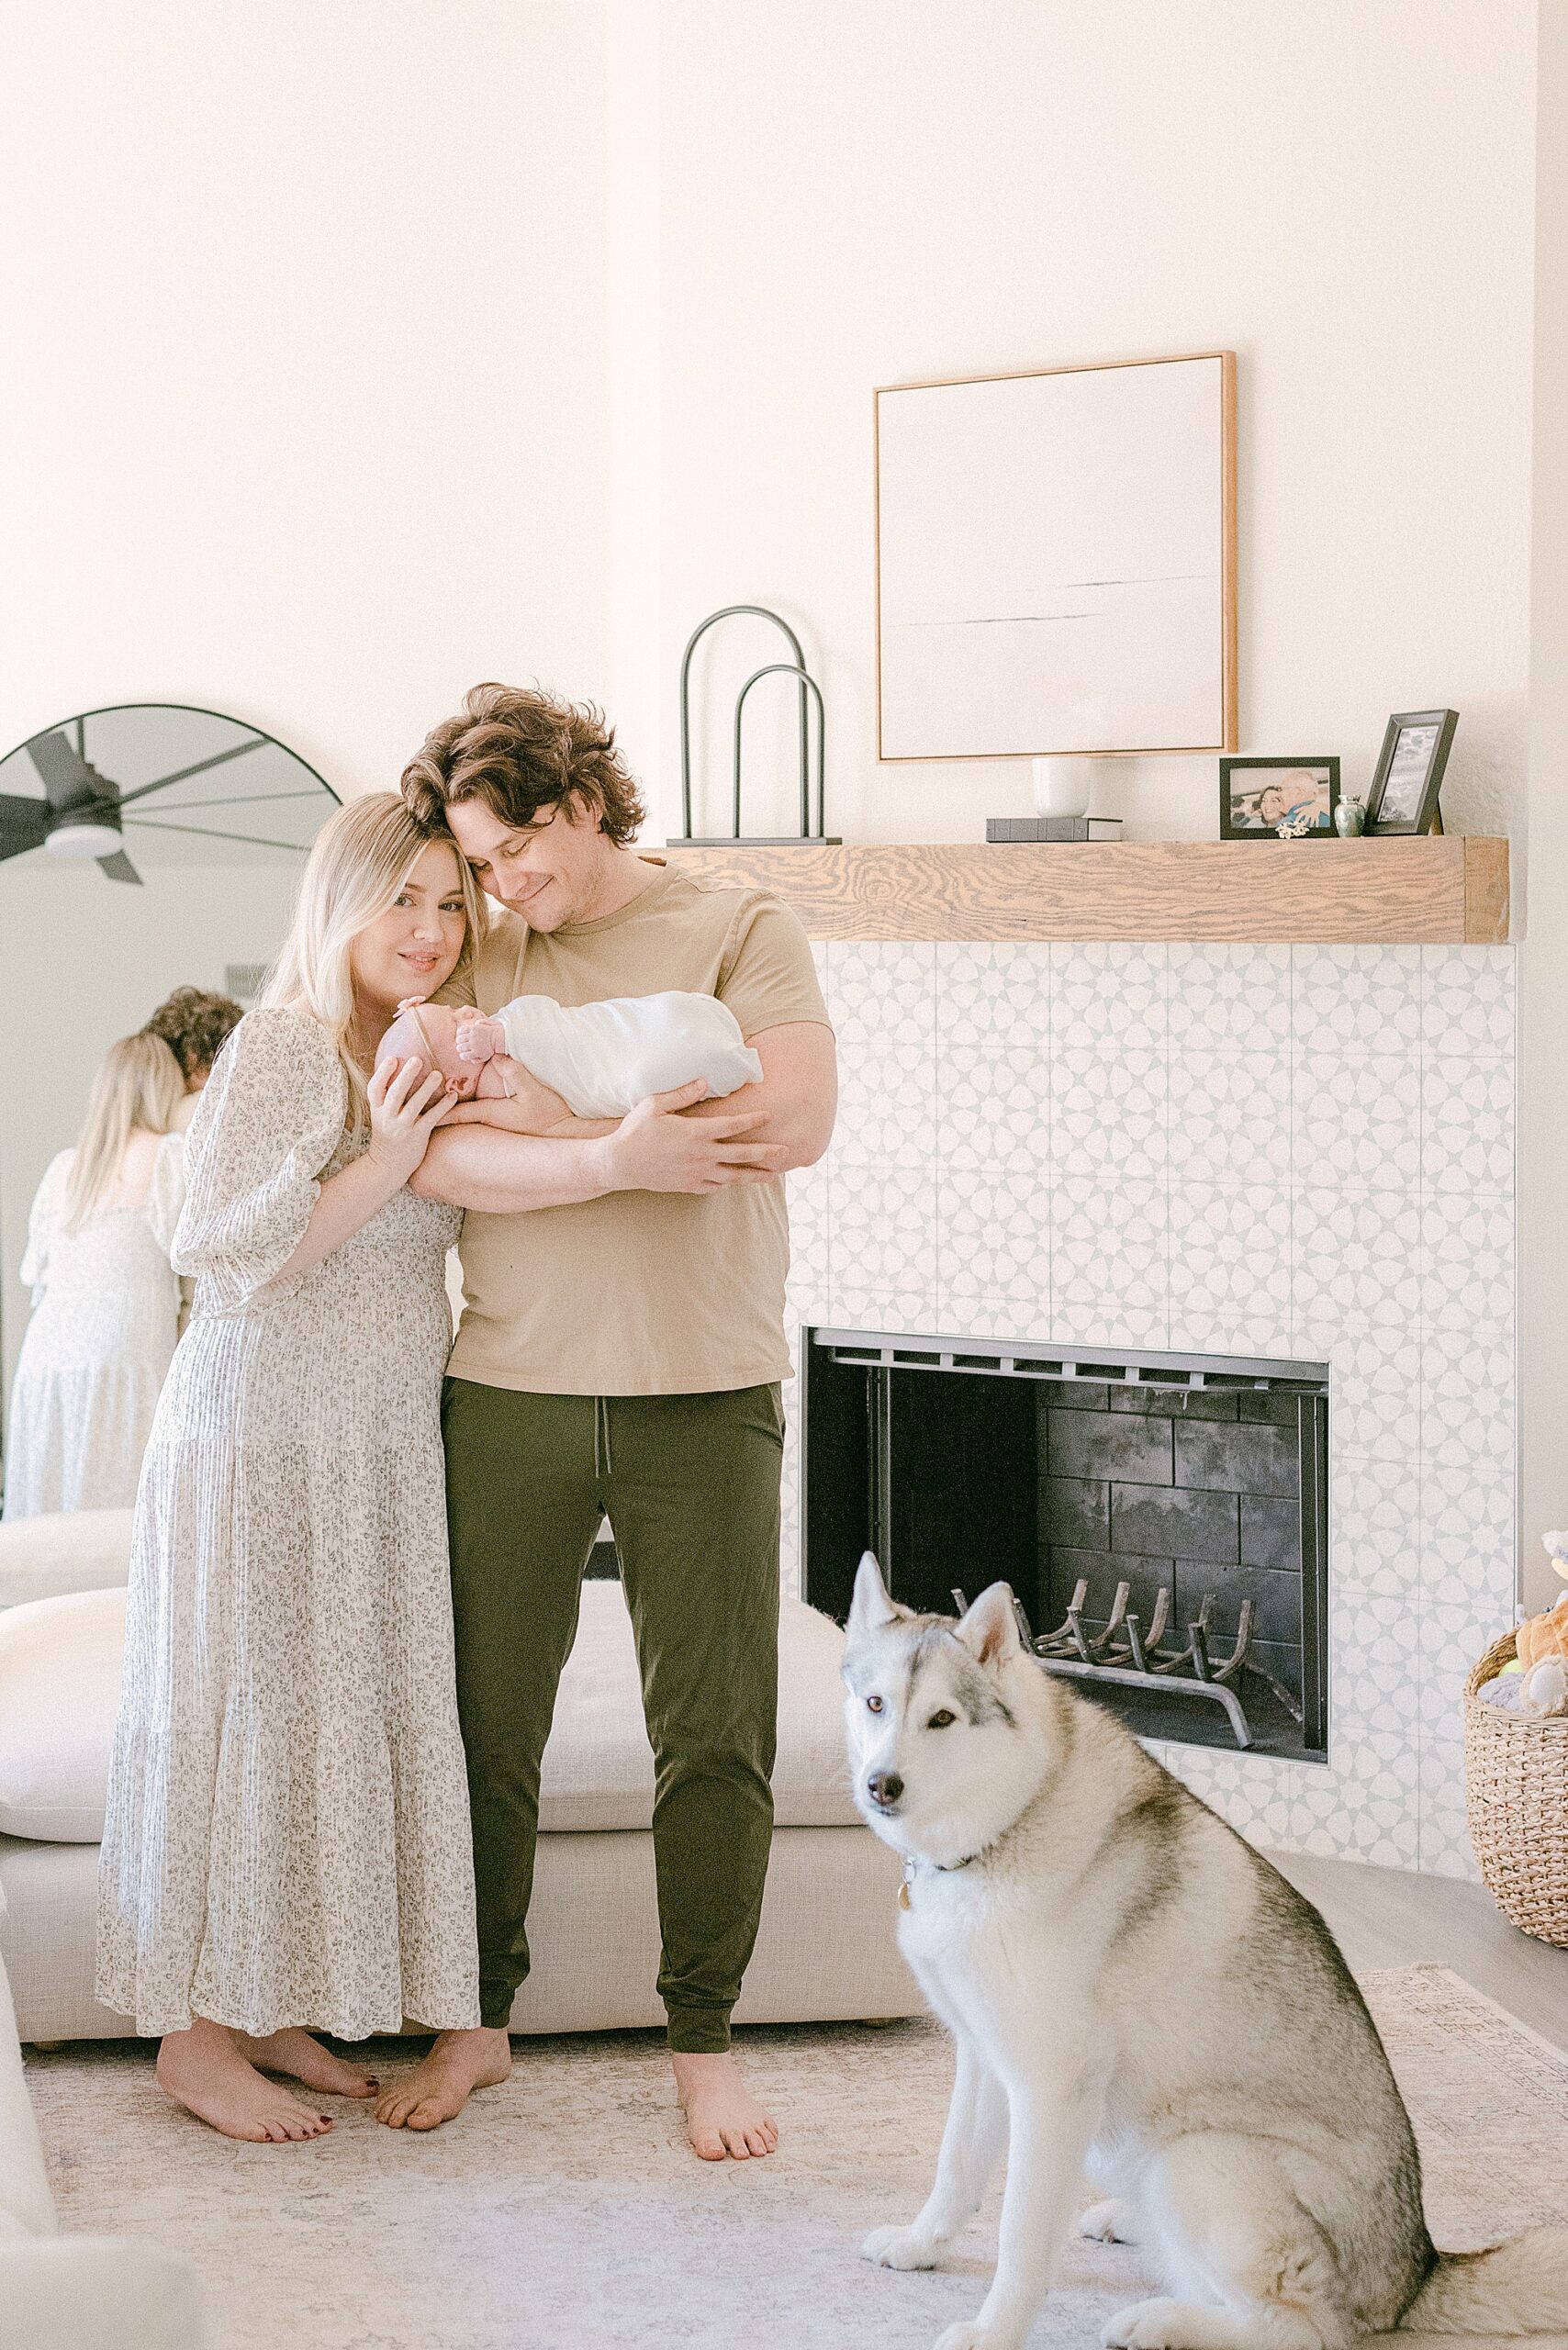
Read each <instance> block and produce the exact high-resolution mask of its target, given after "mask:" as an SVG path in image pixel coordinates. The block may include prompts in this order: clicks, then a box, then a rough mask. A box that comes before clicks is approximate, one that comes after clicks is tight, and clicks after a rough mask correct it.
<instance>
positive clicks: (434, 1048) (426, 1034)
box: [375, 1003, 477, 1101]
mask: <svg viewBox="0 0 1568 2350" xmlns="http://www.w3.org/2000/svg"><path fill="white" fill-rule="evenodd" d="M457 1018H458V1015H457V1013H456V1012H455V1011H454V1009H453V1007H452V1005H451V1004H449V1003H420V1004H416V1005H412V1006H410V1008H409V1010H408V1011H407V1012H400V1013H398V1017H397V1019H396V1020H394V1022H393V1023H392V1025H391V1026H390V1028H388V1030H387V1031H386V1035H385V1036H383V1038H382V1039H381V1042H380V1044H379V1045H378V1046H376V1048H375V1065H376V1067H377V1069H379V1068H380V1066H381V1064H382V1062H383V1061H390V1060H398V1061H406V1060H420V1061H423V1062H424V1064H425V1066H426V1068H427V1069H429V1068H431V1067H432V1066H433V1067H434V1068H435V1069H436V1070H437V1071H438V1072H439V1073H440V1075H441V1076H442V1077H449V1078H451V1079H452V1080H453V1083H454V1086H455V1087H456V1089H457V1091H459V1092H460V1093H461V1094H462V1096H463V1099H464V1100H465V1101H467V1100H468V1099H469V1097H470V1096H471V1095H472V1093H473V1091H474V1085H475V1079H476V1075H477V1072H476V1069H475V1068H474V1066H473V1064H472V1063H471V1062H469V1061H465V1060H462V1059H460V1058H459V1057H458V1051H457Z"/></svg>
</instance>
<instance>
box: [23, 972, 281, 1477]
mask: <svg viewBox="0 0 1568 2350" xmlns="http://www.w3.org/2000/svg"><path fill="white" fill-rule="evenodd" d="M239 1018H240V1006H239V1005H238V1004H237V1003H234V1002H230V999H229V998H228V997H227V996H221V995H211V994H208V993H207V992H206V991H205V990H201V989H198V988H190V987H186V988H177V989H176V990H174V994H173V995H172V996H170V997H169V998H168V1000H167V1001H166V1002H163V1003H162V1004H160V1005H159V1007H158V1009H157V1011H156V1012H155V1013H153V1014H152V1017H151V1020H149V1021H148V1023H147V1024H146V1026H145V1027H143V1028H141V1029H139V1030H138V1031H137V1033H136V1035H132V1036H122V1037H120V1039H119V1040H118V1043H117V1044H114V1045H111V1046H110V1047H109V1049H108V1051H107V1052H106V1054H105V1056H104V1058H103V1061H102V1063H101V1065H100V1067H99V1069H98V1072H97V1075H96V1077H95V1080H94V1082H93V1087H92V1091H91V1093H90V1095H89V1097H88V1102H87V1112H86V1117H85V1119H84V1123H83V1126H82V1131H81V1133H80V1135H79V1136H77V1139H76V1143H75V1146H74V1147H73V1149H70V1150H62V1151H61V1152H60V1153H59V1154H58V1155H57V1156H56V1157H55V1158H53V1159H51V1160H50V1165H49V1167H48V1169H47V1170H46V1172H45V1174H44V1178H43V1181H42V1182H41V1183H40V1184H39V1188H38V1192H37V1194H36V1196H35V1198H34V1200H33V1204H32V1212H31V1214H30V1215H29V1216H28V1238H27V1247H26V1250H25V1252H24V1254H23V1257H22V1263H21V1280H22V1281H23V1284H24V1285H25V1286H26V1287H27V1288H28V1289H29V1290H30V1291H31V1292H32V1307H33V1310H32V1315H31V1318H30V1320H29V1321H28V1329H27V1335H26V1337H24V1339H23V1341H22V1348H21V1352H20V1355H19V1356H18V1358H17V1371H16V1376H15V1379H14V1381H13V1382H12V1388H11V1413H10V1422H9V1427H8V1429H7V1434H6V1507H5V1515H6V1517H7V1518H19V1517H32V1516H38V1515H39V1512H41V1511H45V1510H76V1509H128V1508H129V1506H130V1505H131V1504H132V1503H133V1502H134V1501H135V1499H136V1481H137V1476H138V1472H140V1467H141V1456H142V1451H143V1449H144V1448H145V1446H146V1443H147V1437H148V1432H149V1430H150V1429H151V1426H152V1415H153V1411H154V1409H155V1407H156V1405H157V1402H158V1393H159V1390H160V1388H161V1387H162V1383H163V1376H164V1373H165V1372H166V1371H167V1370H168V1368H169V1360H170V1357H171V1356H172V1355H173V1353H174V1344H175V1340H176V1339H177V1337H178V1336H179V1326H180V1316H181V1292H180V1282H179V1279H178V1276H177V1275H176V1274H175V1272H174V1269H173V1267H172V1266H171V1264H170V1261H169V1251H170V1248H171V1246H172V1244H173V1241H174V1227H175V1225H177V1223H178V1222H179V1215H180V1208H181V1205H182V1203H183V1201H184V1197H185V1182H184V1174H183V1160H184V1148H185V1146H184V1131H185V1127H186V1125H188V1124H189V1122H190V1117H191V1113H192V1112H193V1111H194V1109H195V1107H196V1102H197V1100H198V1099H199V1097H200V1093H201V1089H202V1087H203V1086H204V1085H205V1084H206V1083H207V1077H208V1075H209V1073H210V1071H211V1068H212V1063H213V1060H214V1058H215V1057H216V1056H217V1053H218V1047H219V1046H220V1045H221V1044H222V1042H223V1040H224V1038H225V1036H227V1035H228V1034H229V1032H230V1029H231V1028H232V1027H233V1026H234V1024H235V1023H236V1022H237V1021H238V1020H239Z"/></svg>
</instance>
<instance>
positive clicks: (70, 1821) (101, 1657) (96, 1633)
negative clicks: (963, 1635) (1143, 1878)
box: [0, 1582, 856, 1844]
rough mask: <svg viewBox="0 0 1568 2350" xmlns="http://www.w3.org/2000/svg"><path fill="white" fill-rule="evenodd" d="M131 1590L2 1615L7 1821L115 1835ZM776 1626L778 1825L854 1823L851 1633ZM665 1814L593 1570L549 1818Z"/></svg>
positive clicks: (623, 1653)
mask: <svg viewBox="0 0 1568 2350" xmlns="http://www.w3.org/2000/svg"><path fill="white" fill-rule="evenodd" d="M125 1598H126V1595H125V1593H124V1592H123V1591H91V1592H77V1593H73V1594H71V1595H68V1596H66V1597H64V1598H60V1599H42V1600H35V1601H33V1602H32V1603H30V1604H29V1605H28V1606H23V1607H14V1608H12V1609H10V1610H9V1611H8V1612H7V1613H6V1614H5V1615H0V1834H3V1835H6V1836H26V1837H30V1838H34V1839H36V1840H39V1841H43V1842H47V1843H57V1844H71V1843H86V1844H90V1843H95V1842H96V1841H97V1840H98V1839H99V1837H101V1836H102V1834H103V1832H104V1804H105V1798H106V1794H107V1789H108V1773H109V1751H110V1748H111V1746H112V1744H113V1740H114V1726H115V1713H116V1709H117V1707H118V1704H119V1678H120V1658H121V1652H122V1650H123V1648H124V1644H125ZM778 1633H779V1639H778V1763H777V1765H776V1767H775V1770H774V1774H773V1799H774V1815H775V1818H776V1819H777V1821H778V1826H779V1827H780V1828H836V1827H850V1826H854V1825H855V1824H856V1812H855V1807H854V1806H853V1804H852V1803H851V1802H850V1799H849V1789H848V1780H847V1774H846V1768H845V1760H844V1689H843V1684H842V1683H841V1682H840V1680H839V1677H838V1666H839V1658H840V1656H841V1654H842V1652H843V1648H844V1635H843V1633H842V1632H841V1631H840V1630H839V1628H838V1626H837V1625H836V1624H834V1622H833V1620H832V1619H831V1617H826V1616H820V1615H818V1613H817V1612H816V1610H815V1609H814V1608H812V1607H806V1606H802V1605H801V1602H800V1601H799V1600H798V1599H787V1600H785V1602H784V1604H783V1607H782V1609H781V1612H780V1616H779V1624H778ZM653 1813H654V1758H653V1755H652V1753H651V1752H650V1751H649V1748H648V1739H647V1732H646V1730H645V1729H644V1727H643V1697H642V1684H641V1682H640V1680H639V1678H638V1673H637V1652H636V1648H635V1645H634V1643H633V1638H632V1623H631V1618H630V1617H629V1616H628V1615H627V1613H626V1603H625V1601H624V1599H623V1598H622V1593H621V1586H620V1584H619V1583H610V1582H591V1583H585V1584H584V1585H583V1605H582V1614H581V1617H580V1620H579V1622H578V1626H577V1644H576V1646H575V1647H574V1649H573V1651H572V1653H571V1657H570V1659H569V1661H568V1662H567V1665H566V1671H565V1672H564V1673H563V1674H562V1676H561V1687H560V1694H559V1696H558V1698H557V1700H556V1707H555V1724H554V1729H553V1730H552V1731H551V1734H550V1742H549V1744H548V1746H547V1747H546V1748H545V1750H544V1763H543V1785H542V1787H541V1792H540V1807H539V1821H540V1826H541V1828H542V1829H543V1830H547V1831H548V1830H554V1829H578V1830H581V1829H600V1828H603V1829H617V1828H622V1829H624V1828H633V1829H635V1828H646V1827H647V1826H648V1825H649V1823H650V1822H651V1820H652V1818H653Z"/></svg>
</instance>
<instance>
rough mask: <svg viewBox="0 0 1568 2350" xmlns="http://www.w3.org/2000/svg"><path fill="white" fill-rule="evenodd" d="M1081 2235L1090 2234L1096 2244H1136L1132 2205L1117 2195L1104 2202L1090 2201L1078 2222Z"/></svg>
mask: <svg viewBox="0 0 1568 2350" xmlns="http://www.w3.org/2000/svg"><path fill="white" fill-rule="evenodd" d="M1078 2233H1079V2234H1080V2235H1081V2236H1092V2238H1093V2240H1094V2242H1095V2243H1096V2244H1137V2226H1136V2223H1135V2221H1134V2219H1133V2212H1132V2206H1131V2205H1130V2204H1129V2203H1126V2202H1124V2201H1123V2200H1122V2199H1120V2198H1119V2197H1114V2198H1113V2199H1111V2200H1110V2201H1109V2202H1106V2203H1091V2205H1090V2206H1089V2209H1088V2210H1087V2211H1085V2212H1084V2214H1083V2217H1082V2218H1081V2220H1080V2221H1079V2222H1078Z"/></svg>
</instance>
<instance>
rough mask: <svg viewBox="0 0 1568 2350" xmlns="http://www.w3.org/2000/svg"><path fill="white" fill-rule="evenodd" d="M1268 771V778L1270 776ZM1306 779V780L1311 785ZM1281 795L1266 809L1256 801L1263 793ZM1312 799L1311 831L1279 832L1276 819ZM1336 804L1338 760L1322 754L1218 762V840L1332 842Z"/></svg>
mask: <svg viewBox="0 0 1568 2350" xmlns="http://www.w3.org/2000/svg"><path fill="white" fill-rule="evenodd" d="M1271 776H1272V778H1274V780H1273V782H1272V783H1271V782H1270V780H1269V778H1270V777H1271ZM1308 778H1310V779H1311V782H1310V786H1309V783H1308ZM1271 791H1272V792H1273V793H1275V794H1276V795H1278V794H1284V795H1286V796H1285V797H1283V798H1279V799H1277V800H1276V802H1275V804H1274V805H1273V806H1272V807H1271V808H1265V807H1264V806H1263V805H1262V804H1261V803H1262V800H1263V798H1264V796H1265V795H1266V794H1268V793H1270V792H1271ZM1309 800H1312V801H1314V802H1315V807H1316V811H1320V820H1319V821H1317V822H1314V823H1313V825H1312V826H1311V828H1310V830H1308V831H1305V832H1299V833H1286V834H1282V833H1281V832H1280V829H1279V827H1280V824H1281V823H1282V822H1288V821H1289V820H1290V819H1291V817H1292V816H1293V815H1294V814H1296V813H1298V812H1299V811H1300V810H1301V809H1302V808H1304V807H1305V806H1306V805H1307V804H1308V801H1309ZM1338 805H1339V762H1338V758H1335V757H1331V756H1329V755H1327V754H1323V755H1318V756H1316V757H1310V758H1300V759H1290V758H1243V759H1221V761H1220V763H1219V836H1220V838H1221V840H1222V841H1271V840H1280V839H1285V840H1303V841H1324V840H1328V841H1331V840H1332V839H1333V838H1334V837H1335V834H1334V811H1335V809H1336V808H1338Z"/></svg>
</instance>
